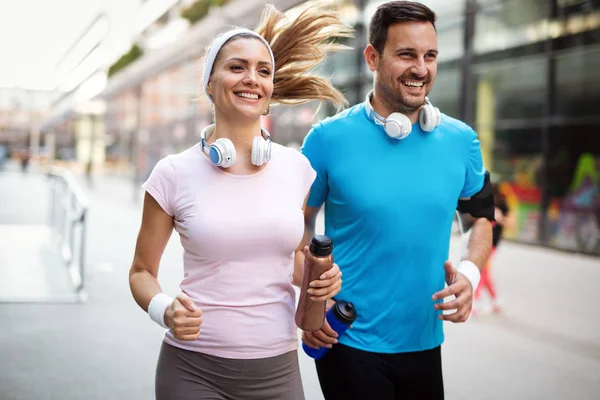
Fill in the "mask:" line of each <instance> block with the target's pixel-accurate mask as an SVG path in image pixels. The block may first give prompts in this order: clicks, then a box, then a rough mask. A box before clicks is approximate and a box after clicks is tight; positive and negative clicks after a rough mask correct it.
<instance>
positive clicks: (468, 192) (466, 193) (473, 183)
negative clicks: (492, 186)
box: [460, 128, 486, 199]
mask: <svg viewBox="0 0 600 400" xmlns="http://www.w3.org/2000/svg"><path fill="white" fill-rule="evenodd" d="M466 139H467V156H466V158H467V160H466V162H467V165H466V167H467V168H466V176H465V184H464V186H463V189H462V191H461V192H460V198H461V199H464V198H467V197H471V196H473V195H474V194H477V193H478V192H479V191H480V190H481V189H482V188H483V182H484V178H485V172H486V170H485V168H484V167H483V159H482V158H481V147H480V144H479V139H477V133H476V132H475V131H474V130H473V129H471V128H469V129H468V131H467V132H466Z"/></svg>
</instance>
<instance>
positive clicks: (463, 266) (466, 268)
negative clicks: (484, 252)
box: [456, 260, 481, 290]
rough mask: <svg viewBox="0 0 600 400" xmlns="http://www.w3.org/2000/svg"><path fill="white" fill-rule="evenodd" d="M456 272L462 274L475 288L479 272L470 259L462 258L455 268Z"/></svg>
mask: <svg viewBox="0 0 600 400" xmlns="http://www.w3.org/2000/svg"><path fill="white" fill-rule="evenodd" d="M456 270H457V271H458V272H460V273H461V274H463V275H464V276H465V277H466V278H467V279H468V280H469V282H471V286H472V287H473V290H475V289H477V286H479V280H480V279H481V272H479V268H478V267H477V265H475V264H474V263H473V262H472V261H469V260H462V261H461V262H460V263H459V264H458V268H456Z"/></svg>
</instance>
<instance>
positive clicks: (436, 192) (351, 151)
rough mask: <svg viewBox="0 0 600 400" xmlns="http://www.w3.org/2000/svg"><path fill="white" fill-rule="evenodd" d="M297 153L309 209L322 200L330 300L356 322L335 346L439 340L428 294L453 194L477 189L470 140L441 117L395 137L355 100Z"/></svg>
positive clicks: (439, 267)
mask: <svg viewBox="0 0 600 400" xmlns="http://www.w3.org/2000/svg"><path fill="white" fill-rule="evenodd" d="M302 153H304V155H305V156H306V157H307V158H308V159H309V160H310V162H311V164H312V167H313V168H314V169H315V170H316V171H317V178H316V179H315V181H314V183H313V185H312V187H311V190H310V196H309V199H308V205H309V206H310V207H317V208H318V207H320V206H321V205H322V204H323V203H325V234H326V235H328V236H329V237H330V238H331V239H332V240H333V244H334V249H333V256H334V261H335V262H336V263H337V264H338V265H339V267H340V269H341V270H342V272H343V278H342V279H343V284H342V290H341V292H340V293H339V294H338V295H337V296H336V299H337V300H346V301H350V302H352V303H354V305H355V306H356V310H357V312H358V318H357V320H356V321H355V322H354V324H353V329H349V330H347V331H346V333H345V334H344V335H343V336H342V337H341V338H340V340H339V341H340V343H343V344H345V345H347V346H351V347H354V348H358V349H361V350H366V351H371V352H379V353H400V352H408V351H421V350H427V349H432V348H434V347H437V346H439V345H440V344H441V343H442V342H443V340H444V334H443V329H442V321H440V320H439V319H438V315H439V314H440V311H437V310H434V308H433V306H434V302H433V301H432V299H431V297H432V295H433V294H434V293H436V292H437V291H439V290H441V289H443V288H444V285H445V281H444V262H445V261H446V260H447V259H448V253H449V247H450V233H451V227H452V220H453V217H454V213H455V210H456V206H457V204H458V199H459V198H466V197H470V196H472V195H474V194H476V193H477V192H479V191H480V190H481V188H482V187H483V181H484V175H485V169H484V168H483V163H482V159H481V149H480V146H479V140H478V139H477V134H476V133H475V131H474V130H473V129H471V128H470V127H469V126H468V125H466V124H464V123H463V122H460V121H458V120H456V119H453V118H451V117H448V116H447V115H445V114H442V119H441V124H440V125H439V126H438V127H436V128H435V129H434V130H433V131H431V132H425V131H423V130H422V129H421V128H420V126H419V124H418V123H416V124H413V126H412V132H411V134H410V135H409V136H408V137H407V138H405V139H403V140H396V139H392V138H390V137H388V136H387V134H386V133H385V131H384V129H383V127H382V126H381V125H378V124H376V123H375V122H374V120H373V119H372V118H371V116H370V112H369V111H368V110H367V108H366V106H365V103H361V104H358V105H356V106H354V107H352V108H349V109H347V110H345V111H343V112H342V113H340V114H338V115H336V116H334V117H331V118H327V119H325V120H324V121H321V122H319V123H317V124H316V125H314V126H313V128H312V130H311V131H310V132H309V134H308V135H307V136H306V138H305V139H304V144H303V146H302Z"/></svg>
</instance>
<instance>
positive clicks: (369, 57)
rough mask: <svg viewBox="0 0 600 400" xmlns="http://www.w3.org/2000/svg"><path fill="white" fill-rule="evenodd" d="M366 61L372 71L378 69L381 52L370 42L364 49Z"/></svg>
mask: <svg viewBox="0 0 600 400" xmlns="http://www.w3.org/2000/svg"><path fill="white" fill-rule="evenodd" d="M364 56H365V61H366V62H367V65H368V66H369V69H370V70H371V71H372V72H375V71H377V67H378V66H379V52H378V51H377V49H376V48H375V47H373V45H371V44H368V45H367V47H366V48H365V51H364Z"/></svg>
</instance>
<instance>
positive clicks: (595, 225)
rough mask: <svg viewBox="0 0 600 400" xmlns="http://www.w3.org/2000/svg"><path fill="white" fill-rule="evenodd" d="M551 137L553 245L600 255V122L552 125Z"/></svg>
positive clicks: (549, 230)
mask: <svg viewBox="0 0 600 400" xmlns="http://www.w3.org/2000/svg"><path fill="white" fill-rule="evenodd" d="M549 139H550V140H549V144H550V157H549V159H548V176H549V177H550V179H549V185H548V195H549V197H550V207H549V209H548V224H547V232H546V233H547V237H548V239H549V240H550V244H552V245H554V246H557V247H561V248H566V249H570V250H577V251H582V252H586V253H595V254H600V125H583V124H582V125H579V126H564V127H556V128H552V129H551V132H550V138H549Z"/></svg>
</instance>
